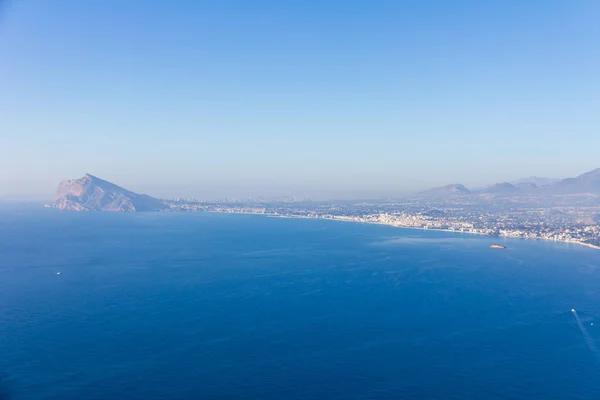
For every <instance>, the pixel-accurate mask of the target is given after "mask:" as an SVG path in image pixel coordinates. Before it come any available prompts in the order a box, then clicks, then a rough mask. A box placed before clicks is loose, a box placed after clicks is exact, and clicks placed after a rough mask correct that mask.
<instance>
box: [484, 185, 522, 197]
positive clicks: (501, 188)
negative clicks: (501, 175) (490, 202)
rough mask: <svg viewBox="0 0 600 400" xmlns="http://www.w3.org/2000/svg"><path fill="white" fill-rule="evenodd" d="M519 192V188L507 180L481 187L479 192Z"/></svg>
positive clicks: (509, 193)
mask: <svg viewBox="0 0 600 400" xmlns="http://www.w3.org/2000/svg"><path fill="white" fill-rule="evenodd" d="M518 192H519V188H518V187H517V186H515V185H513V184H510V183H508V182H502V183H496V184H495V185H492V186H490V187H487V188H485V189H483V190H482V191H481V192H480V193H484V194H496V195H513V194H516V193H518Z"/></svg>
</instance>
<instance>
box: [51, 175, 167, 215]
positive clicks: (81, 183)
mask: <svg viewBox="0 0 600 400" xmlns="http://www.w3.org/2000/svg"><path fill="white" fill-rule="evenodd" d="M49 206H50V207H53V208H58V209H60V210H70V211H161V210H165V209H167V208H168V206H167V205H165V204H164V203H162V202H161V201H160V200H158V199H155V198H154V197H150V196H148V195H145V194H138V193H135V192H132V191H130V190H127V189H124V188H122V187H120V186H117V185H115V184H114V183H110V182H108V181H105V180H103V179H100V178H97V177H95V176H93V175H90V174H85V175H84V176H83V177H82V178H79V179H71V180H66V181H62V182H61V183H60V184H59V185H58V189H57V191H56V198H55V200H54V202H53V203H51V204H49Z"/></svg>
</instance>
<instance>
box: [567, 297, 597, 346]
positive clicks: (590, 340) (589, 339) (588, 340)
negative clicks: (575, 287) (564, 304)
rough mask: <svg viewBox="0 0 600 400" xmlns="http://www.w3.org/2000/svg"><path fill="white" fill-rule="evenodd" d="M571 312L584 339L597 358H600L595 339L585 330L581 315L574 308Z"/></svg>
mask: <svg viewBox="0 0 600 400" xmlns="http://www.w3.org/2000/svg"><path fill="white" fill-rule="evenodd" d="M571 312H572V313H573V315H574V316H575V320H576V321H577V325H578V326H579V330H580V331H581V334H582V335H583V338H584V339H585V341H586V343H587V345H588V347H589V348H590V350H591V351H593V352H594V353H595V354H596V356H597V357H600V353H599V352H598V349H597V348H596V342H594V338H592V337H591V336H590V334H589V333H588V331H587V329H585V326H583V323H582V322H581V319H579V315H577V311H575V309H574V308H573V309H571Z"/></svg>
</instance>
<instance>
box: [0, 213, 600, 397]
mask: <svg viewBox="0 0 600 400" xmlns="http://www.w3.org/2000/svg"><path fill="white" fill-rule="evenodd" d="M493 243H499V244H502V245H505V246H506V247H507V248H506V249H504V250H495V249H490V247H489V246H490V245H491V244H493ZM599 267H600V251H599V250H595V249H591V248H587V247H583V246H578V245H576V244H565V243H554V242H548V241H535V240H520V239H503V238H490V237H485V236H477V235H466V234H457V233H449V232H436V231H422V230H410V229H399V228H394V227H389V226H381V225H368V224H358V223H348V222H336V221H327V220H317V219H284V218H270V217H267V216H260V215H235V214H214V213H69V212H59V211H56V210H49V209H37V208H36V209H31V208H27V207H6V206H5V207H3V208H2V209H0V399H2V400H7V399H10V400H29V399H36V400H37V399H48V400H50V399H53V400H87V399H90V400H96V399H97V400H109V399H110V400H112V399H140V400H141V399H144V400H153V399H169V400H170V399H173V400H175V399H178V400H179V399H181V400H183V399H261V400H270V399H446V400H447V399H461V400H463V399H529V400H535V399H540V400H542V399H543V400H548V399H595V400H597V399H600V330H599V329H600V318H599V317H600V269H599ZM572 309H575V310H576V312H573V311H571V310H572Z"/></svg>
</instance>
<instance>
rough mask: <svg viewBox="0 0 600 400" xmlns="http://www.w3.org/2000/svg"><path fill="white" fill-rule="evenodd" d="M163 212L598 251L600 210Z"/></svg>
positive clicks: (380, 207)
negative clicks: (332, 223) (374, 227)
mask: <svg viewBox="0 0 600 400" xmlns="http://www.w3.org/2000/svg"><path fill="white" fill-rule="evenodd" d="M167 204H168V205H169V211H205V212H224V213H246V214H265V215H270V216H275V217H287V218H320V219H329V220H338V221H349V222H359V223H371V224H383V225H390V226H395V227H402V228H413V229H432V230H433V229H435V230H444V231H450V232H458V233H468V234H479V235H487V236H495V237H510V238H524V239H542V240H552V241H557V242H567V243H577V244H581V245H586V246H588V247H593V248H597V249H600V222H599V221H598V220H597V216H598V215H600V206H594V207H590V206H586V207H584V206H579V207H578V206H571V207H562V206H561V205H560V204H554V205H551V206H549V205H548V206H540V207H534V206H526V205H521V206H515V205H514V204H513V205H512V206H511V207H503V206H502V205H499V204H494V203H485V204H462V205H461V204H455V203H452V202H450V203H449V202H443V203H436V202H433V203H430V202H424V201H420V200H407V201H390V202H382V201H373V202H356V203H353V202H340V203H318V202H310V201H299V202H268V201H267V202H235V203H234V202H198V201H190V200H170V201H168V202H167Z"/></svg>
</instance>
